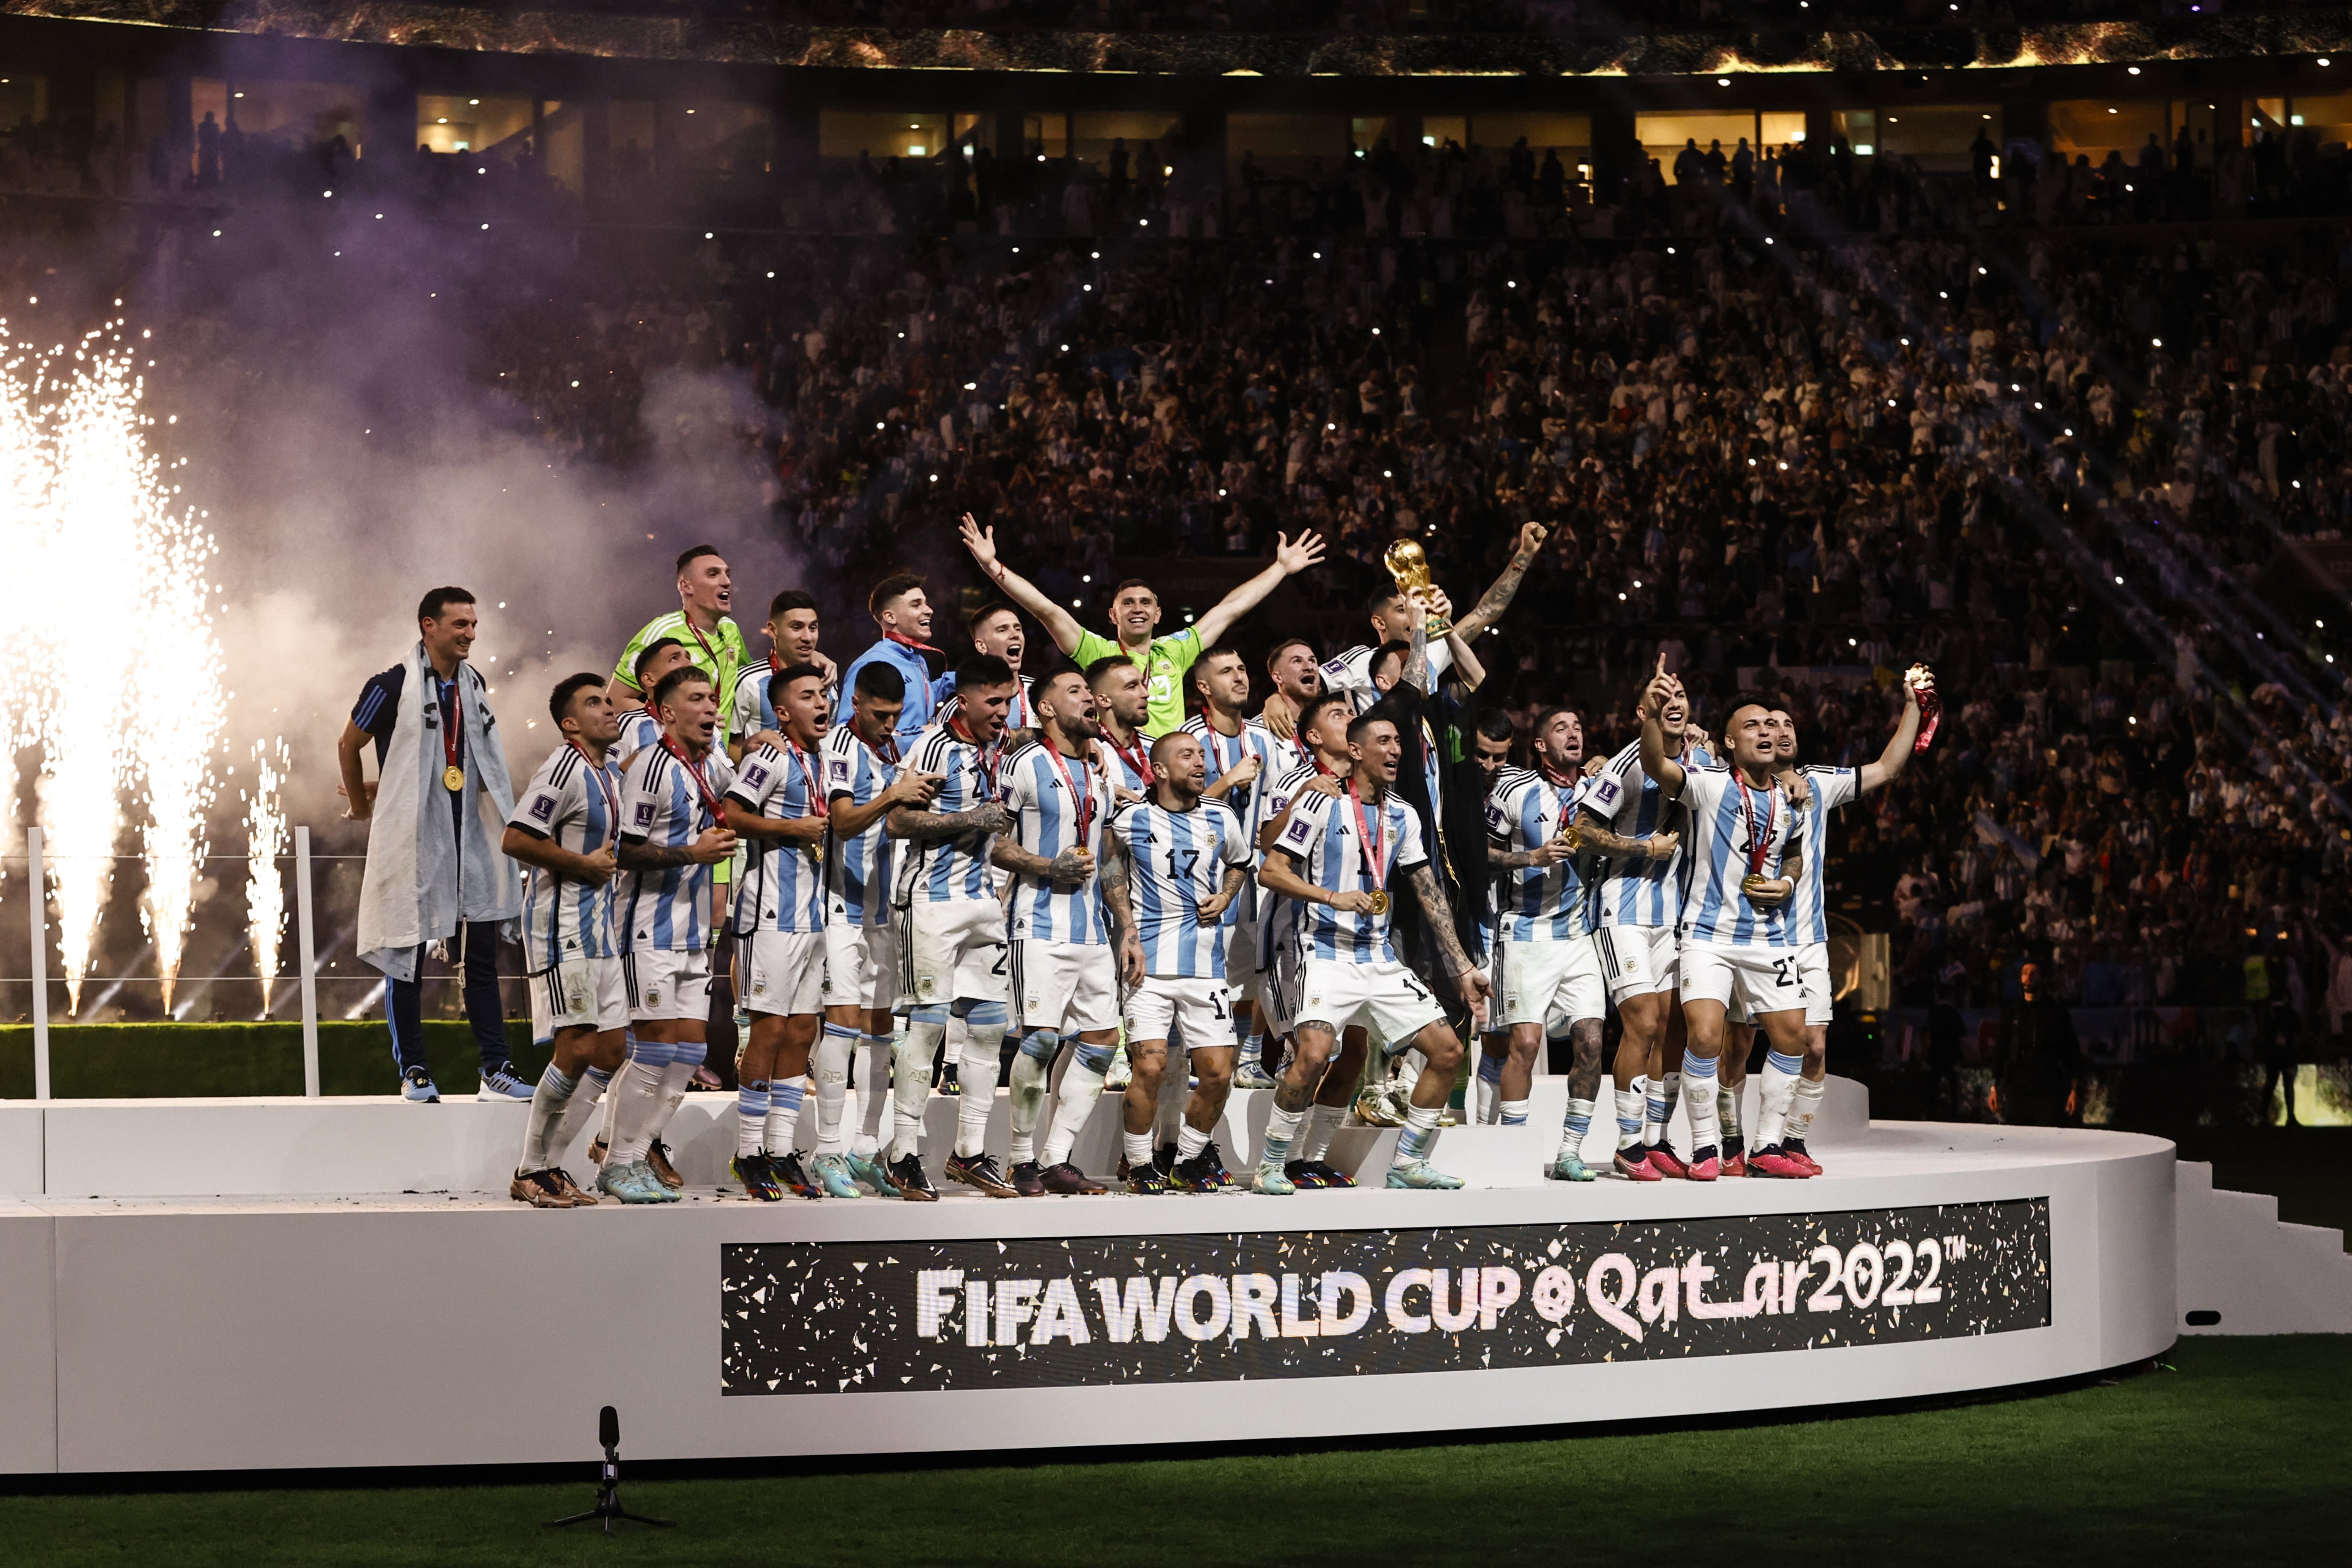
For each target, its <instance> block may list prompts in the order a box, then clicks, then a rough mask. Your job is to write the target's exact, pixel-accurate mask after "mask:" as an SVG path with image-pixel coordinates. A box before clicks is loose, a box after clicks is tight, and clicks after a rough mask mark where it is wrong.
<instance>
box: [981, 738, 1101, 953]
mask: <svg viewBox="0 0 2352 1568" xmlns="http://www.w3.org/2000/svg"><path fill="white" fill-rule="evenodd" d="M1092 749H1093V751H1094V755H1093V756H1091V757H1064V756H1062V755H1061V754H1060V753H1058V752H1053V751H1048V750H1047V749H1046V747H1045V743H1044V742H1043V741H1034V740H1033V741H1031V742H1030V743H1029V744H1028V745H1026V746H1024V747H1022V748H1021V749H1020V750H1018V751H1016V752H1014V753H1013V755H1012V756H1010V757H1008V758H1005V759H1004V769H1003V800H1004V804H1005V807H1006V809H1007V810H1010V811H1012V813H1013V841H1015V842H1017V843H1018V844H1019V845H1020V846H1021V847H1022V848H1023V849H1024V850H1027V851H1028V852H1030V853H1031V854H1033V855H1041V856H1043V857H1044V858H1045V859H1046V860H1052V859H1053V858H1054V857H1055V855H1058V854H1060V853H1062V852H1064V851H1066V850H1085V851H1086V852H1088V853H1089V854H1092V855H1093V856H1094V857H1095V862H1096V868H1097V869H1096V873H1095V874H1094V875H1091V876H1089V877H1087V880H1086V881H1084V882H1082V883H1078V885H1077V886H1076V887H1064V886H1063V885H1062V884H1061V883H1056V882H1055V881H1053V880H1052V879H1051V878H1048V877H1042V876H1032V875H1031V874H1030V873H1027V872H1016V873H1013V903H1012V905H1011V915H1012V919H1011V921H1010V922H1009V923H1008V927H1007V931H1008V935H1010V936H1012V937H1013V939H1014V940H1016V941H1031V940H1034V941H1038V942H1071V943H1078V944H1081V945H1084V946H1100V945H1101V944H1104V943H1107V942H1108V941H1109V940H1110V918H1109V915H1108V911H1107V910H1106V909H1105V908H1104V906H1103V894H1102V875H1101V869H1100V868H1101V862H1102V841H1103V830H1104V828H1105V827H1106V826H1107V825H1108V819H1109V817H1110V814H1111V810H1112V800H1111V790H1110V780H1109V779H1108V778H1107V777H1105V775H1104V773H1103V768H1102V764H1103V762H1105V761H1107V760H1108V758H1106V757H1105V756H1104V753H1106V752H1107V751H1108V749H1109V748H1108V747H1099V746H1098V747H1093V748H1092Z"/></svg>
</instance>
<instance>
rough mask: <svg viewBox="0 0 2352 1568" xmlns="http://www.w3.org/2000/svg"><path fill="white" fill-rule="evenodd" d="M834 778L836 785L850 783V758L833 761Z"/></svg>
mask: <svg viewBox="0 0 2352 1568" xmlns="http://www.w3.org/2000/svg"><path fill="white" fill-rule="evenodd" d="M832 778H833V781H834V782H835V783H836V784H846V783H848V782H849V758H846V757H836V758H834V759H833V774H832Z"/></svg>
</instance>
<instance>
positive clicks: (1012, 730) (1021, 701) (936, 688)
mask: <svg viewBox="0 0 2352 1568" xmlns="http://www.w3.org/2000/svg"><path fill="white" fill-rule="evenodd" d="M1034 682H1035V677H1034V676H1032V675H1024V676H1022V677H1021V682H1020V684H1019V685H1016V686H1014V687H1013V701H1012V702H1011V703H1010V704H1008V705H1006V706H1005V709H1004V733H1005V734H1007V735H1016V734H1018V733H1020V732H1021V731H1022V730H1024V729H1035V728H1036V727H1037V705H1036V703H1035V701H1034V699H1033V697H1032V695H1031V694H1032V688H1033V686H1034ZM931 699H932V700H933V701H934V702H936V703H938V704H939V705H940V723H941V724H945V723H946V722H947V721H948V720H950V719H951V718H953V717H955V716H956V715H958V714H960V713H961V712H962V711H963V698H961V697H960V696H958V695H956V679H955V672H954V671H952V670H950V671H949V672H948V673H947V674H944V675H941V676H940V678H939V679H938V680H936V681H933V682H932V683H931Z"/></svg>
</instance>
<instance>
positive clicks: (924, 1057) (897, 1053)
mask: <svg viewBox="0 0 2352 1568" xmlns="http://www.w3.org/2000/svg"><path fill="white" fill-rule="evenodd" d="M947 1034H948V1026H947V1023H946V1022H945V1020H943V1019H942V1020H934V1021H925V1020H922V1019H917V1020H915V1021H913V1022H910V1023H908V1025H907V1034H906V1038H905V1039H904V1040H901V1041H899V1042H898V1044H897V1045H896V1046H894V1047H893V1048H892V1049H891V1052H890V1073H891V1080H892V1084H891V1087H892V1092H893V1097H892V1100H891V1121H892V1123H893V1127H892V1135H891V1139H890V1157H891V1158H892V1159H894V1160H902V1159H905V1158H906V1157H907V1156H908V1155H911V1154H914V1153H915V1152H916V1151H917V1150H919V1148H921V1147H922V1141H923V1106H924V1105H925V1104H926V1103H928V1102H929V1100H930V1097H931V1063H932V1062H933V1061H937V1060H938V1059H939V1054H940V1042H941V1041H942V1040H946V1039H947Z"/></svg>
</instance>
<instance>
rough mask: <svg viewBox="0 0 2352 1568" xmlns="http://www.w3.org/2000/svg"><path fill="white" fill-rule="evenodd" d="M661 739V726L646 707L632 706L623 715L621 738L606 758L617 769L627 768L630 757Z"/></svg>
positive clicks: (607, 753) (606, 754)
mask: <svg viewBox="0 0 2352 1568" xmlns="http://www.w3.org/2000/svg"><path fill="white" fill-rule="evenodd" d="M660 740H661V726H660V725H658V724H656V723H655V722H654V716H653V715H652V714H650V713H648V712H646V710H645V709H644V708H631V709H630V710H629V711H628V712H627V713H625V714H623V715H622V716H621V738H620V739H618V740H616V741H614V742H613V749H611V750H610V751H607V752H606V753H605V754H604V758H605V761H606V762H607V763H609V764H610V765H611V766H612V767H613V768H614V769H615V770H617V769H620V768H626V767H627V766H628V765H629V759H630V758H633V757H635V755H636V754H637V753H638V752H640V751H643V750H644V749H645V748H646V747H649V746H654V745H656V744H658V743H659V742H660Z"/></svg>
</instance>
